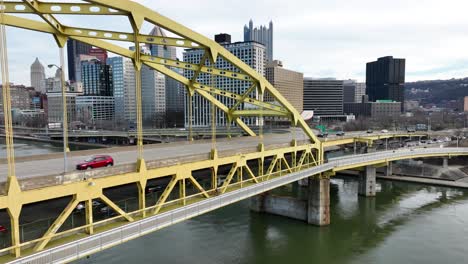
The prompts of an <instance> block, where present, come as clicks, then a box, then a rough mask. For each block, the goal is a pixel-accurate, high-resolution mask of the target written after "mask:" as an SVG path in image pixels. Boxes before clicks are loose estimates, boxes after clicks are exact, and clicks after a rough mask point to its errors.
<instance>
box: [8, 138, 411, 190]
mask: <svg viewBox="0 0 468 264" xmlns="http://www.w3.org/2000/svg"><path fill="white" fill-rule="evenodd" d="M400 134H401V135H404V133H400ZM400 134H399V135H400ZM401 135H400V136H401ZM393 136H395V135H394V134H372V135H366V134H362V133H348V134H347V135H346V137H335V136H330V137H329V138H326V139H321V140H322V141H326V143H327V144H325V145H324V146H327V147H330V146H334V145H339V144H349V143H350V142H353V140H354V138H357V137H360V138H364V139H365V138H369V139H371V140H377V139H380V138H381V137H385V138H388V137H393ZM293 139H296V140H297V142H298V144H299V145H303V144H307V143H308V140H307V137H306V136H305V134H304V133H303V132H302V131H300V130H296V131H295V132H294V133H284V134H268V135H265V136H264V139H263V141H262V140H261V139H260V138H259V137H237V138H233V139H218V140H217V144H216V148H217V150H218V155H219V156H220V157H225V156H232V155H236V154H246V153H251V152H255V151H256V150H257V149H258V145H259V144H260V143H263V144H264V146H265V149H266V150H269V149H276V148H284V147H288V146H290V144H291V141H292V140H293ZM211 149H212V142H211V140H203V141H195V142H192V143H188V142H178V143H169V144H157V145H146V146H145V150H144V158H145V161H146V162H147V166H148V167H149V168H160V167H167V166H170V165H176V164H183V163H189V162H194V161H201V160H206V159H209V158H210V157H209V155H210V151H211ZM96 154H110V155H112V157H113V158H114V160H115V165H116V166H115V167H113V168H110V169H107V168H106V169H98V170H93V171H85V172H78V171H76V170H75V166H76V164H77V163H79V162H81V161H83V160H85V159H86V158H88V157H89V156H91V155H96ZM136 155H137V151H136V147H135V146H130V147H116V148H108V149H94V150H85V151H74V152H72V153H69V157H68V166H67V176H68V177H66V178H65V182H66V181H67V179H83V178H91V177H92V178H97V177H104V176H111V175H116V174H123V173H128V172H133V171H135V166H136ZM7 173H8V172H7V164H6V160H0V194H4V193H3V191H4V188H2V185H4V182H6V178H7ZM16 173H17V175H16V176H17V177H18V179H19V181H20V183H21V186H22V189H23V190H28V189H35V188H41V187H46V186H52V185H58V184H62V183H63V182H64V178H63V177H57V176H61V175H63V154H62V153H55V154H47V155H36V156H28V157H18V158H17V159H16Z"/></svg>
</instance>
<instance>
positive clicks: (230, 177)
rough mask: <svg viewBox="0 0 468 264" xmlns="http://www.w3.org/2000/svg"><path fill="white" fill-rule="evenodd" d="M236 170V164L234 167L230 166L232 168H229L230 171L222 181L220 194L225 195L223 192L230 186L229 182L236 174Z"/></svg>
mask: <svg viewBox="0 0 468 264" xmlns="http://www.w3.org/2000/svg"><path fill="white" fill-rule="evenodd" d="M237 168H238V166H237V163H234V165H232V168H231V170H230V171H229V173H228V175H227V177H226V179H225V180H224V183H223V185H222V186H221V193H225V192H226V190H227V188H228V186H229V184H230V183H231V181H232V178H233V177H234V175H235V174H236V172H237Z"/></svg>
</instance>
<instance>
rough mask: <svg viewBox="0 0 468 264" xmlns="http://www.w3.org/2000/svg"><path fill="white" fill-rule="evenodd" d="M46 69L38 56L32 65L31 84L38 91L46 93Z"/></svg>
mask: <svg viewBox="0 0 468 264" xmlns="http://www.w3.org/2000/svg"><path fill="white" fill-rule="evenodd" d="M45 79H46V77H45V70H44V66H43V65H42V64H41V62H40V61H39V59H38V58H36V60H35V61H34V63H33V64H32V65H31V86H32V87H34V89H35V90H36V91H38V92H41V93H45Z"/></svg>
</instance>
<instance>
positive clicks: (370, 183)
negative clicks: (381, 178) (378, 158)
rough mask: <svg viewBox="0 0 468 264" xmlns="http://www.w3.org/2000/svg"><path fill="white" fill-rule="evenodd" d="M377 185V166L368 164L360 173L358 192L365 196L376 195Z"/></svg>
mask: <svg viewBox="0 0 468 264" xmlns="http://www.w3.org/2000/svg"><path fill="white" fill-rule="evenodd" d="M375 185H376V168H375V167H373V166H366V167H365V168H364V170H363V171H361V172H360V174H359V190H358V193H359V195H361V196H365V197H374V196H375V194H376V192H375Z"/></svg>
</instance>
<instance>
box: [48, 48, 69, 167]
mask: <svg viewBox="0 0 468 264" xmlns="http://www.w3.org/2000/svg"><path fill="white" fill-rule="evenodd" d="M60 64H61V65H62V67H59V66H57V65H55V64H49V65H48V67H49V68H53V67H56V68H57V69H58V70H59V71H60V84H61V86H62V87H61V88H62V114H63V115H62V132H63V173H64V174H65V173H67V168H68V157H67V153H68V152H70V149H69V148H68V121H67V120H68V111H67V98H66V85H65V72H64V71H63V65H64V54H63V48H60Z"/></svg>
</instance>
